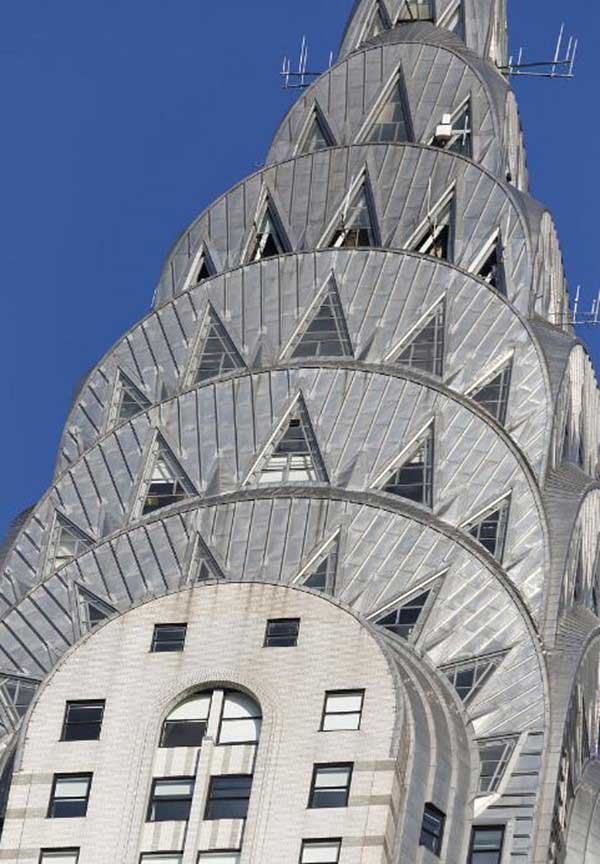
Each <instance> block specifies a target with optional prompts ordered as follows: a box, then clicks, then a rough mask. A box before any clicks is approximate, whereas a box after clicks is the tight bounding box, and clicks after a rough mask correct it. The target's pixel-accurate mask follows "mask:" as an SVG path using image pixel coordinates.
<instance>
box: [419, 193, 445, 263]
mask: <svg viewBox="0 0 600 864" xmlns="http://www.w3.org/2000/svg"><path fill="white" fill-rule="evenodd" d="M453 224H454V199H453V198H452V197H451V198H449V199H445V200H444V201H443V202H442V203H441V204H440V205H438V207H436V208H435V210H433V211H432V212H431V213H430V214H429V215H428V217H427V219H426V221H425V222H424V224H423V225H422V227H421V228H420V229H419V231H417V234H416V237H414V238H413V240H412V242H411V243H410V244H409V248H410V249H412V251H413V252H420V253H421V255H431V256H432V257H433V258H438V259H439V260H440V261H451V260H452V255H453V249H452V245H453Z"/></svg>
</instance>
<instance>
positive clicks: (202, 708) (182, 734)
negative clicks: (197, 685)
mask: <svg viewBox="0 0 600 864" xmlns="http://www.w3.org/2000/svg"><path fill="white" fill-rule="evenodd" d="M261 723H262V713H261V710H260V706H259V705H258V703H257V702H256V701H255V700H254V699H252V697H251V696H248V695H247V694H246V693H241V692H240V691H238V690H216V689H215V690H202V691H200V692H198V693H194V694H193V695H191V696H188V697H187V698H186V699H184V700H183V701H182V702H180V703H179V705H177V707H176V708H174V709H173V710H172V711H171V712H170V714H169V715H168V717H167V718H166V720H165V721H164V723H163V726H162V731H161V736H160V746H161V747H201V746H202V741H203V740H204V737H205V736H206V735H207V734H211V735H213V736H215V738H216V743H217V744H226V745H232V744H256V743H258V739H259V737H260V727H261Z"/></svg>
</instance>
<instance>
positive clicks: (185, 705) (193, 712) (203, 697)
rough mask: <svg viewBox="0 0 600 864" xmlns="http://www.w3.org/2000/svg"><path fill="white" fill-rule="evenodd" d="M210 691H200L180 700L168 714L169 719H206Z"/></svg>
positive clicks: (208, 709)
mask: <svg viewBox="0 0 600 864" xmlns="http://www.w3.org/2000/svg"><path fill="white" fill-rule="evenodd" d="M210 697H211V694H210V693H201V694H199V695H197V696H190V698H189V699H186V700H185V701H184V702H180V704H179V705H178V706H177V708H174V709H173V711H171V713H170V714H169V717H168V719H169V720H208V712H209V711H210Z"/></svg>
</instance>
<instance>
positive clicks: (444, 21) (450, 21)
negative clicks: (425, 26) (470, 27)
mask: <svg viewBox="0 0 600 864" xmlns="http://www.w3.org/2000/svg"><path fill="white" fill-rule="evenodd" d="M464 23H465V22H464V18H463V4H462V0H458V2H456V3H455V4H454V6H449V7H448V8H447V9H446V12H445V13H444V14H443V15H442V16H441V17H440V18H439V19H438V22H437V26H438V27H444V28H445V29H446V30H449V31H450V32H451V33H454V34H455V35H456V36H458V38H459V39H463V40H464V38H465V26H464Z"/></svg>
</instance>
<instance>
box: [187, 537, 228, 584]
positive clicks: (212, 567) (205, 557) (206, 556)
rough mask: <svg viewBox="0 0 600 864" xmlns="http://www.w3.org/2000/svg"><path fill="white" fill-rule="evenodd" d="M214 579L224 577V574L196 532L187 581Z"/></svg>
mask: <svg viewBox="0 0 600 864" xmlns="http://www.w3.org/2000/svg"><path fill="white" fill-rule="evenodd" d="M214 579H216V580H222V579H225V575H224V573H223V570H222V569H221V567H220V566H219V564H218V562H217V560H216V558H215V556H214V555H213V554H212V552H211V551H210V549H209V548H208V546H207V545H206V543H205V542H204V540H203V539H202V537H201V536H200V535H199V534H197V535H196V541H195V545H194V552H193V555H192V562H191V565H190V570H189V581H190V582H208V581H211V580H214Z"/></svg>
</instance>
